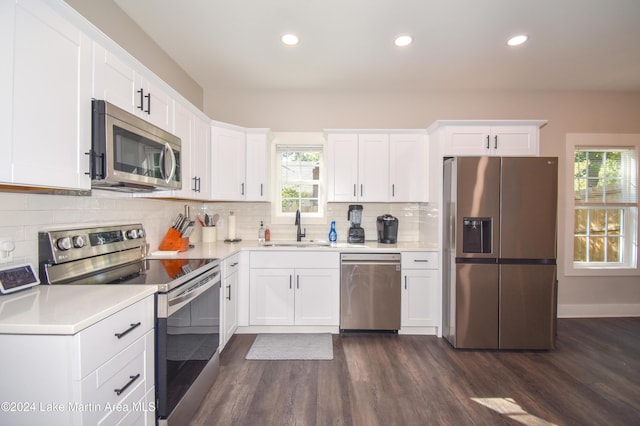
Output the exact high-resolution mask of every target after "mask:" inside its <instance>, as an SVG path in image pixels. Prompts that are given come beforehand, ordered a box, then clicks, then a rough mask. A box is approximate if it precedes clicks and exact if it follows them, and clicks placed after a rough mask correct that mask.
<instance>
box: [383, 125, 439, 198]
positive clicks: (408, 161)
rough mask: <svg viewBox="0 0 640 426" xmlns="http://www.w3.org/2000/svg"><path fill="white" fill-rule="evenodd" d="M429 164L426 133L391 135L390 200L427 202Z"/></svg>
mask: <svg viewBox="0 0 640 426" xmlns="http://www.w3.org/2000/svg"><path fill="white" fill-rule="evenodd" d="M427 164H428V161H427V143H426V136H425V134H424V133H407V134H404V133H403V134H391V135H389V181H390V183H391V194H390V201H395V202H426V201H428V194H427V188H428V185H427V180H428V178H429V175H428V173H427V170H428V168H427Z"/></svg>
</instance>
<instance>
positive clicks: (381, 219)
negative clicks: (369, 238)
mask: <svg viewBox="0 0 640 426" xmlns="http://www.w3.org/2000/svg"><path fill="white" fill-rule="evenodd" d="M376 227H377V230H378V242H379V243H383V244H396V243H397V242H398V218H396V217H394V216H391V215H390V214H384V215H382V216H378V218H377V220H376Z"/></svg>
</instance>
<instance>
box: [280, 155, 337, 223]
mask: <svg viewBox="0 0 640 426" xmlns="http://www.w3.org/2000/svg"><path fill="white" fill-rule="evenodd" d="M322 152H323V151H322V146H296V145H277V146H276V157H277V158H276V166H277V173H276V181H277V200H276V215H277V216H281V217H287V216H291V217H293V216H294V215H295V213H296V210H298V209H299V210H300V212H301V213H303V214H304V215H305V216H306V217H316V218H319V217H323V216H324V204H325V202H324V196H323V192H324V191H323V189H322V184H321V182H322V175H323V170H322V168H323V167H322V164H323V159H322Z"/></svg>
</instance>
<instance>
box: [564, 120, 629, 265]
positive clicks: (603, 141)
mask: <svg viewBox="0 0 640 426" xmlns="http://www.w3.org/2000/svg"><path fill="white" fill-rule="evenodd" d="M565 148H566V152H565V154H566V164H565V197H564V198H565V238H564V257H565V259H564V267H565V268H564V269H565V275H567V276H634V275H640V265H638V241H640V232H639V231H640V226H638V207H640V205H639V203H638V196H640V194H638V195H637V197H636V204H635V208H634V207H628V208H626V209H625V215H624V216H625V217H624V223H623V227H624V235H625V237H624V238H625V245H624V250H625V256H626V261H625V264H618V263H606V262H598V263H585V262H574V261H573V248H574V247H573V238H574V229H575V208H576V204H575V202H574V170H575V168H574V160H575V152H576V150H593V151H598V150H606V149H615V148H618V149H635V151H636V160H637V159H640V134H605V133H602V134H600V133H596V134H594V133H569V134H567V137H566V145H565ZM638 175H640V166H639V165H638V163H637V162H636V184H637V182H639V181H640V179H639V176H638ZM637 190H638V189H637V186H636V191H637Z"/></svg>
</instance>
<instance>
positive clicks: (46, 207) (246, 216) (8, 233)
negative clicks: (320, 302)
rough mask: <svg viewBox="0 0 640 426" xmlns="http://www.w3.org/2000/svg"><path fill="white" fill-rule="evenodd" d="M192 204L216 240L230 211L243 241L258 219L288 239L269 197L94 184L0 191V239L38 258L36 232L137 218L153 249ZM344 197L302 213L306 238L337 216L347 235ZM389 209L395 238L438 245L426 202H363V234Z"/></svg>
mask: <svg viewBox="0 0 640 426" xmlns="http://www.w3.org/2000/svg"><path fill="white" fill-rule="evenodd" d="M185 204H188V205H189V206H190V208H191V215H192V219H194V218H195V217H194V216H195V214H197V213H198V212H201V211H207V212H209V213H218V214H219V215H220V220H219V222H218V240H223V239H224V238H226V237H227V235H228V227H227V226H228V217H229V212H231V211H233V212H234V214H235V215H236V217H237V219H236V221H237V225H236V235H237V237H238V238H242V239H243V240H245V241H252V240H257V238H258V228H259V226H260V221H264V223H265V225H266V226H267V227H268V228H269V229H270V231H271V239H272V240H293V239H295V237H296V227H295V226H294V223H293V221H291V223H290V224H282V223H280V224H274V223H272V221H271V204H270V203H250V202H237V203H230V202H229V203H227V202H206V203H202V202H197V201H184V200H164V199H147V198H139V197H133V196H132V195H131V194H120V193H114V192H111V191H100V190H94V191H93V193H92V195H91V196H71V195H41V194H29V193H14V192H0V240H2V239H7V238H10V239H12V240H13V241H14V242H15V246H16V248H15V251H14V252H13V263H24V262H31V263H33V264H35V265H37V263H38V232H39V231H42V230H48V229H55V228H58V229H64V228H72V227H75V226H95V225H103V224H125V223H142V224H143V226H144V228H145V230H146V232H147V242H148V243H149V244H150V247H151V249H152V250H155V249H156V248H157V247H158V244H159V243H160V241H161V239H162V237H163V236H164V233H165V232H166V230H167V229H168V227H169V226H170V225H171V222H172V221H173V218H175V216H176V215H177V214H178V213H181V212H184V205H185ZM348 206H349V203H329V204H328V206H327V218H328V221H327V223H323V224H313V223H310V222H311V221H306V220H305V217H304V215H303V217H302V226H303V227H304V228H306V230H307V234H306V239H307V240H310V239H322V240H326V239H327V237H328V232H329V223H330V222H331V221H332V220H335V221H336V229H337V232H338V241H346V235H347V229H348V228H349V221H348V220H347V209H348ZM385 213H389V214H391V215H393V216H396V217H397V218H398V220H399V231H398V240H399V241H403V242H411V241H420V242H421V243H423V244H426V245H429V246H432V245H437V243H438V238H437V231H438V225H437V216H438V215H437V213H438V212H437V211H436V210H435V209H434V207H433V206H432V205H431V204H429V203H390V204H386V203H365V204H364V211H363V228H364V229H365V236H366V239H367V240H375V239H376V238H377V233H376V218H377V216H380V215H382V214H385ZM200 239H201V232H200V227H199V226H197V227H196V230H195V231H194V233H193V234H192V235H191V240H192V241H193V242H198V241H200Z"/></svg>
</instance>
